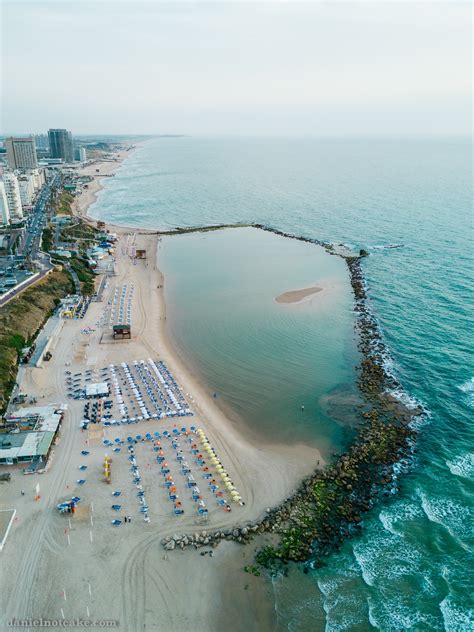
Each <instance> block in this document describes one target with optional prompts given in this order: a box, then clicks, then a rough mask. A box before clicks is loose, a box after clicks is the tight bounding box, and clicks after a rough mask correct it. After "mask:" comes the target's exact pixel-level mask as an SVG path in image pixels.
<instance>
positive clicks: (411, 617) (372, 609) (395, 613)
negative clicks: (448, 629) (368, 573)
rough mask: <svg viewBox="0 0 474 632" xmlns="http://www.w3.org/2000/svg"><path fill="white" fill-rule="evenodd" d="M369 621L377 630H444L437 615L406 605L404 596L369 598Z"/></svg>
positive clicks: (393, 631)
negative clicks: (403, 599)
mask: <svg viewBox="0 0 474 632" xmlns="http://www.w3.org/2000/svg"><path fill="white" fill-rule="evenodd" d="M367 601H368V607H369V622H370V623H371V625H372V626H373V627H374V628H375V629H377V630H384V632H402V631H404V630H420V629H427V630H440V631H441V630H442V629H443V627H442V624H441V623H440V621H439V620H438V618H437V617H435V616H433V615H431V614H428V613H423V612H419V611H418V610H414V609H413V608H412V607H410V606H407V605H405V604H404V603H403V602H402V598H401V597H399V598H393V599H389V600H386V599H384V600H377V601H375V600H374V599H372V598H371V597H369V598H368V600H367Z"/></svg>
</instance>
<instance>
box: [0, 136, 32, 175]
mask: <svg viewBox="0 0 474 632" xmlns="http://www.w3.org/2000/svg"><path fill="white" fill-rule="evenodd" d="M5 147H6V150H7V163H8V166H9V167H10V168H11V169H35V168H36V167H37V166H38V161H37V160H36V146H35V139H34V138H33V137H32V136H29V137H27V138H13V137H10V138H6V139H5Z"/></svg>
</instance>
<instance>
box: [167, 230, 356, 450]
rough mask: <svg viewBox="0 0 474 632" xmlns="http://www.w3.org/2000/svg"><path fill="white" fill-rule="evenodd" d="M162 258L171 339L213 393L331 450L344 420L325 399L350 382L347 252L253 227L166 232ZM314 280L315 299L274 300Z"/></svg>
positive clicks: (273, 433)
mask: <svg viewBox="0 0 474 632" xmlns="http://www.w3.org/2000/svg"><path fill="white" fill-rule="evenodd" d="M159 260H160V265H161V269H162V271H163V272H164V275H165V298H166V304H167V310H168V312H167V323H168V327H169V329H170V333H171V335H172V339H173V342H174V344H175V345H176V347H178V349H179V350H180V351H181V353H182V354H183V355H184V356H185V357H186V358H187V359H188V362H190V363H191V364H192V365H193V367H194V368H195V369H196V370H197V372H198V374H199V375H200V376H201V379H202V380H203V381H204V383H205V384H206V385H208V387H209V388H210V389H211V391H212V392H213V393H215V394H216V395H217V401H218V403H219V402H221V401H222V402H223V403H224V404H225V405H226V407H227V408H230V409H231V411H232V412H233V413H234V414H238V415H239V416H240V418H241V419H242V420H243V421H244V422H246V423H247V424H248V425H249V426H250V427H251V428H252V429H253V430H255V431H256V432H258V433H260V434H262V435H264V436H266V437H267V438H268V437H271V439H272V440H274V441H292V442H295V441H309V440H311V441H313V442H314V443H315V444H316V445H318V446H319V447H321V448H322V449H323V451H324V453H325V454H326V456H330V452H334V450H335V449H337V448H338V447H339V445H340V441H341V440H344V436H343V435H344V432H345V431H347V430H348V429H349V428H350V424H349V423H346V424H344V423H342V421H337V420H335V419H333V418H331V417H330V415H329V414H328V406H329V405H331V403H332V405H333V406H334V405H335V404H337V402H339V401H340V400H343V401H344V399H343V398H344V397H345V398H347V397H348V396H350V395H351V394H354V395H355V392H356V390H355V387H354V382H355V379H354V377H355V373H354V372H355V365H356V363H357V357H358V356H357V354H356V351H355V340H354V332H353V314H352V306H353V296H352V291H351V287H350V283H349V276H348V273H347V269H346V264H345V262H344V261H343V260H342V259H340V258H339V257H335V256H331V255H329V254H328V253H326V252H325V251H324V249H323V248H321V247H318V246H314V245H312V244H307V243H302V242H298V241H293V240H289V239H285V238H283V237H278V236H276V235H273V234H270V233H267V232H263V231H261V230H258V229H253V228H242V229H232V230H221V231H217V232H211V233H198V234H191V235H182V236H179V237H165V238H164V239H163V242H162V245H161V246H160V253H159ZM314 285H316V286H321V287H322V288H324V289H323V290H322V291H321V292H320V293H318V294H316V295H314V296H313V297H312V298H311V299H307V300H305V301H303V302H301V303H298V304H290V305H284V304H279V303H277V302H276V301H275V297H276V296H278V295H279V294H281V293H283V292H285V291H287V290H291V289H298V288H304V287H312V286H314ZM303 405H304V411H302V410H301V406H303ZM346 421H348V420H346Z"/></svg>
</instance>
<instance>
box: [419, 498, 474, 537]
mask: <svg viewBox="0 0 474 632" xmlns="http://www.w3.org/2000/svg"><path fill="white" fill-rule="evenodd" d="M417 492H418V494H419V496H420V498H421V506H422V507H423V511H424V512H425V515H426V517H427V518H428V520H430V522H436V523H437V524H439V525H441V526H442V527H444V528H445V529H447V531H449V533H450V534H451V535H452V536H453V538H455V539H456V540H457V542H458V543H459V544H460V545H461V546H462V547H463V548H465V549H468V547H467V545H466V544H464V543H463V542H462V539H466V538H473V537H474V510H473V509H472V508H471V507H467V506H463V505H461V504H460V503H457V502H455V501H454V500H452V499H450V498H445V497H442V496H438V497H436V498H435V497H428V495H427V494H426V493H425V492H424V491H422V490H420V489H418V490H417Z"/></svg>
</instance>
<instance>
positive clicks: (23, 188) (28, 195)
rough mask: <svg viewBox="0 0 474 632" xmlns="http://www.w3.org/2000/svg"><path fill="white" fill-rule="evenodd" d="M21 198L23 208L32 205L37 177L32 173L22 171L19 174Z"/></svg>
mask: <svg viewBox="0 0 474 632" xmlns="http://www.w3.org/2000/svg"><path fill="white" fill-rule="evenodd" d="M18 186H19V188H20V200H21V205H22V207H23V209H25V207H31V206H32V205H33V200H34V197H35V179H34V177H33V174H32V173H22V174H20V175H19V176H18Z"/></svg>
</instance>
